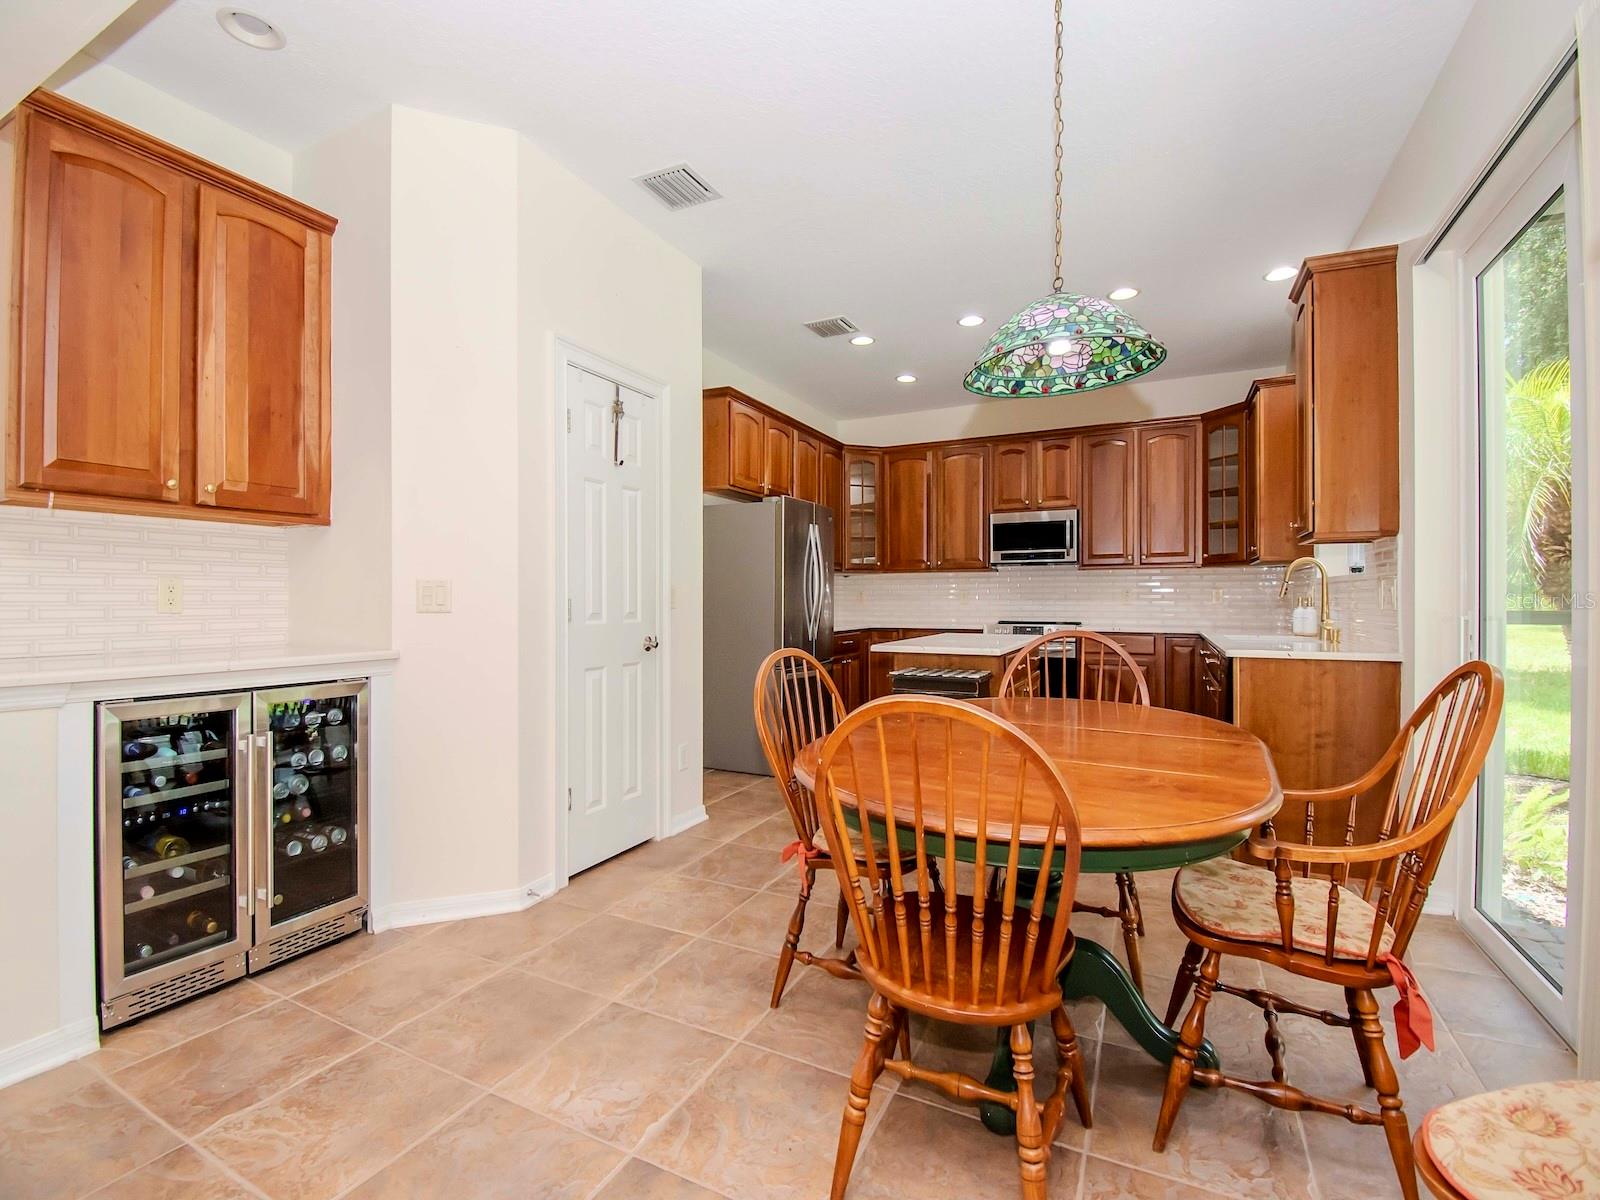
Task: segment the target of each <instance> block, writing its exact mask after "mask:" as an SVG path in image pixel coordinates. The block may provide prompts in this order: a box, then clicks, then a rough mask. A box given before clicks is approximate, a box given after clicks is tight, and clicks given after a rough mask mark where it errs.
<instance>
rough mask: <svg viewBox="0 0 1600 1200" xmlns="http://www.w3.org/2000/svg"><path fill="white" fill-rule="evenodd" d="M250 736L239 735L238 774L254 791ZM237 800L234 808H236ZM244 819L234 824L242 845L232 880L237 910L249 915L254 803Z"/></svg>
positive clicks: (253, 860)
mask: <svg viewBox="0 0 1600 1200" xmlns="http://www.w3.org/2000/svg"><path fill="white" fill-rule="evenodd" d="M251 740H252V739H251V737H250V735H249V734H247V733H245V734H240V735H239V765H240V766H241V767H242V768H243V770H242V771H241V772H239V775H240V776H241V777H242V778H244V779H247V780H250V781H251V784H250V791H251V792H254V791H255V783H254V780H255V777H256V766H255V757H254V755H253V753H252V751H251ZM238 807H239V806H238V804H237V802H236V803H235V809H236V810H237V808H238ZM244 807H245V814H246V819H245V821H244V822H243V824H240V825H235V829H237V830H238V834H239V837H240V839H241V841H242V843H243V844H242V845H241V846H240V847H239V865H238V872H239V878H238V879H237V880H235V881H234V882H235V883H237V884H239V885H240V887H239V911H241V912H243V913H244V914H245V915H246V916H249V915H251V914H253V913H254V912H255V908H254V907H253V906H252V905H251V903H250V880H251V879H252V878H254V877H255V873H256V823H255V805H254V804H251V805H246V806H244Z"/></svg>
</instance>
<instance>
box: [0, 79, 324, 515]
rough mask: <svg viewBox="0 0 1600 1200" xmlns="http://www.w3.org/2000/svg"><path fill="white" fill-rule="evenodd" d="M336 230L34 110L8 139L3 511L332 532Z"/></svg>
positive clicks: (1, 367) (1, 225) (110, 131)
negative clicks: (331, 304)
mask: <svg viewBox="0 0 1600 1200" xmlns="http://www.w3.org/2000/svg"><path fill="white" fill-rule="evenodd" d="M13 167H14V169H9V168H13ZM335 225H336V222H335V221H334V220H333V218H332V217H329V216H328V215H326V214H325V213H320V212H318V211H317V210H315V209H313V208H310V207H308V206H306V205H304V204H301V203H300V202H299V201H297V200H293V199H291V198H290V197H287V196H283V195H280V194H278V193H276V192H273V191H270V190H269V189H267V188H263V187H261V186H260V185H258V184H255V183H252V182H250V181H249V180H248V179H244V178H242V177H240V176H238V175H235V174H233V173H232V172H230V171H226V170H224V169H222V168H221V167H217V166H214V165H213V164H211V163H207V162H205V161H203V160H202V159H199V158H197V157H195V156H194V155H192V154H189V153H188V152H186V151H184V150H180V149H178V148H177V147H174V146H169V145H167V144H165V143H163V142H160V141H157V140H156V139H155V138H152V137H150V136H149V135H147V134H144V133H141V132H140V131H139V130H137V129H132V128H130V127H128V126H126V125H122V124H120V123H118V122H116V121H113V120H111V119H110V118H108V117H105V116H102V115H101V114H99V113H96V112H93V111H92V110H90V109H87V108H84V107H83V106H81V105H79V104H75V103H74V102H72V101H70V100H66V99H63V98H62V97H60V96H55V95H52V94H50V93H48V92H35V93H33V94H32V95H31V96H29V97H28V98H27V99H25V100H24V101H23V102H22V103H21V105H19V106H18V109H17V111H16V113H15V114H14V115H13V117H12V118H11V119H9V120H8V121H7V122H5V123H3V124H0V262H3V263H7V264H14V266H15V270H16V275H15V277H14V279H13V280H12V296H13V298H14V309H13V313H14V319H15V327H14V331H13V333H12V336H11V337H9V338H0V378H3V379H5V380H6V381H7V384H8V387H9V392H8V396H7V403H8V415H7V420H8V438H7V441H8V451H7V457H6V488H5V499H6V501H7V502H9V503H17V504H32V505H40V504H54V505H56V506H58V507H64V508H82V509H92V510H97V511H105V512H124V513H135V514H143V515H147V516H148V515H160V516H181V517H191V518H194V517H201V518H210V519H221V520H229V521H251V522H257V523H265V524H296V525H298V524H326V523H327V521H328V519H329V499H330V493H331V485H332V474H331V464H330V454H329V432H330V427H331V425H330V404H331V395H330V390H331V389H330V380H329V361H330V347H329V332H328V316H329V310H328V296H329V284H330V277H331V274H330V273H331V266H330V255H331V247H332V239H333V230H334V228H335ZM13 237H15V238H16V239H18V240H17V242H16V244H15V245H14V246H13V244H12V241H11V239H12V238H13ZM12 348H14V350H15V354H16V358H15V360H14V361H4V360H6V359H7V355H8V353H9V352H10V350H11V349H12Z"/></svg>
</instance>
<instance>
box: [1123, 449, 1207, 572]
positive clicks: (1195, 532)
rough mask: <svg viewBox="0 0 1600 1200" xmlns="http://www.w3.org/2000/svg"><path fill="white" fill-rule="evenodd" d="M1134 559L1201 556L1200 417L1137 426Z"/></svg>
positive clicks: (1146, 562) (1174, 560)
mask: <svg viewBox="0 0 1600 1200" xmlns="http://www.w3.org/2000/svg"><path fill="white" fill-rule="evenodd" d="M1138 444H1139V462H1138V467H1137V471H1138V476H1139V489H1138V490H1139V563H1140V565H1142V566H1184V565H1193V564H1195V563H1198V562H1199V561H1200V544H1199V542H1200V539H1199V524H1200V522H1199V520H1198V512H1199V487H1198V482H1197V480H1196V474H1197V471H1198V467H1199V461H1200V460H1199V452H1200V426H1199V423H1198V422H1196V423H1192V424H1184V425H1170V426H1159V427H1157V428H1155V429H1145V428H1141V429H1140V430H1139V443H1138Z"/></svg>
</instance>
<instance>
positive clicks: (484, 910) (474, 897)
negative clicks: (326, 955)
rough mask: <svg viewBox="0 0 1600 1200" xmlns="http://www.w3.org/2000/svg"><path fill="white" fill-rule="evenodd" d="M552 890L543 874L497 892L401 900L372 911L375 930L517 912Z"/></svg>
mask: <svg viewBox="0 0 1600 1200" xmlns="http://www.w3.org/2000/svg"><path fill="white" fill-rule="evenodd" d="M555 890H556V885H555V880H554V879H552V878H551V877H550V876H548V875H545V876H543V877H542V878H539V879H535V880H534V881H533V882H532V883H525V884H523V885H522V886H521V887H514V888H506V889H505V890H504V891H499V892H473V893H469V894H468V895H465V896H439V897H436V898H434V899H432V900H401V901H398V902H397V903H394V904H389V905H386V906H384V907H383V908H382V909H379V910H374V912H373V921H372V927H373V928H374V929H375V930H378V931H382V930H385V929H403V928H405V927H407V926H410V925H433V924H436V923H437V922H440V921H464V920H466V919H467V918H469V917H493V916H498V915H499V914H501V913H512V912H521V911H522V910H523V909H525V908H529V907H532V906H533V905H535V904H537V903H539V901H541V900H543V899H545V898H546V897H547V896H549V895H551V894H552V893H553V892H554V891H555Z"/></svg>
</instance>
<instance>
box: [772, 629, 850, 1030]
mask: <svg viewBox="0 0 1600 1200" xmlns="http://www.w3.org/2000/svg"><path fill="white" fill-rule="evenodd" d="M844 713H845V704H844V698H843V697H842V696H840V694H839V689H838V688H837V687H835V686H834V683H833V680H832V679H831V678H830V677H829V675H828V671H827V668H826V667H824V666H823V665H822V663H821V662H819V661H818V660H817V659H815V658H813V657H812V656H811V655H809V654H807V653H806V652H805V651H804V650H796V649H793V648H784V649H780V650H775V651H773V652H772V653H771V654H769V655H768V656H767V658H766V660H765V661H764V662H762V664H761V666H760V667H758V668H757V669H756V687H755V718H756V732H757V734H758V735H759V737H760V738H761V749H762V751H763V752H764V753H765V754H766V757H767V765H768V766H769V767H771V768H772V774H773V776H774V778H776V779H777V781H778V784H779V787H780V788H781V789H782V791H783V800H784V805H785V806H786V807H787V808H788V810H789V818H790V820H791V821H793V822H794V832H795V840H794V841H793V842H791V843H789V845H788V846H786V847H785V848H784V850H783V856H784V860H785V861H788V860H789V859H791V858H792V859H794V860H795V863H796V868H797V871H798V873H799V876H800V894H799V897H798V898H797V899H796V901H795V906H794V913H793V915H792V916H790V918H789V928H788V931H787V933H785V935H784V939H783V949H782V950H781V951H780V952H779V954H778V971H777V977H776V978H775V979H774V980H773V982H772V1007H773V1008H777V1007H778V1003H779V1001H780V1000H782V998H783V989H784V987H785V986H786V985H787V984H788V982H789V972H790V970H791V969H792V968H793V966H794V964H795V963H796V962H797V961H798V962H799V963H801V964H802V965H805V966H816V967H821V968H822V969H823V970H825V971H827V972H828V973H829V974H832V975H837V976H839V977H840V978H844V979H859V978H860V973H859V972H858V971H857V970H856V968H855V965H854V963H852V962H851V961H850V960H849V959H844V958H832V957H825V956H822V955H817V954H812V953H811V952H810V951H809V950H802V949H800V935H801V934H802V933H803V932H804V931H805V923H806V905H807V903H808V902H809V901H810V899H811V889H812V887H813V886H814V885H815V883H816V875H817V872H818V871H819V870H820V871H826V870H830V869H831V868H832V866H833V862H832V859H830V858H829V856H828V847H827V844H826V843H825V842H824V841H823V840H822V838H821V836H820V833H819V826H818V823H817V804H816V799H815V798H814V797H813V796H812V794H811V791H810V790H809V789H808V788H806V787H805V786H804V785H802V784H801V783H800V781H799V780H797V779H796V778H795V774H794V759H795V755H796V754H797V753H799V751H800V749H801V748H802V747H804V746H807V745H809V744H810V743H812V742H814V741H816V740H817V739H819V738H823V737H826V736H827V735H828V734H830V733H832V732H833V730H834V728H835V726H837V725H838V724H839V722H840V720H842V719H843V717H844ZM849 920H850V917H849V912H848V909H847V908H846V905H845V899H844V897H843V896H840V897H839V908H838V913H837V916H836V918H835V922H834V939H833V945H834V948H835V949H841V948H842V947H843V946H844V935H845V930H846V928H847V927H848V924H849Z"/></svg>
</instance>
